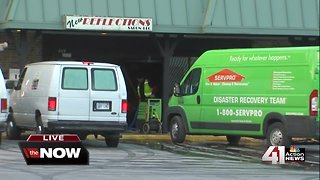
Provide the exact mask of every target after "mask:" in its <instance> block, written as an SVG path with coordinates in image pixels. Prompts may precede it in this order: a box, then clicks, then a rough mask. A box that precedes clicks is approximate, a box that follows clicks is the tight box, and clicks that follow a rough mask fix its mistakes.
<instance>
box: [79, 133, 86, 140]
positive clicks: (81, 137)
mask: <svg viewBox="0 0 320 180" xmlns="http://www.w3.org/2000/svg"><path fill="white" fill-rule="evenodd" d="M77 135H78V137H79V138H80V140H81V141H84V140H86V139H87V136H88V135H87V134H77Z"/></svg>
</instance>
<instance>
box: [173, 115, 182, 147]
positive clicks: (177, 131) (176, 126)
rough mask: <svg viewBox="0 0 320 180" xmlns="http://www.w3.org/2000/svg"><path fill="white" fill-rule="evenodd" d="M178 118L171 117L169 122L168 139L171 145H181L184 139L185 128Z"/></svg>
mask: <svg viewBox="0 0 320 180" xmlns="http://www.w3.org/2000/svg"><path fill="white" fill-rule="evenodd" d="M182 121H183V120H182V118H181V117H180V116H173V117H172V119H171V121H170V137H171V141H172V142H173V143H183V142H184V140H185V139H186V128H185V125H184V123H183V122H182Z"/></svg>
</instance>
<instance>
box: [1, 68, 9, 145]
mask: <svg viewBox="0 0 320 180" xmlns="http://www.w3.org/2000/svg"><path fill="white" fill-rule="evenodd" d="M0 101H1V104H0V108H1V111H0V143H1V139H2V132H4V131H5V127H6V119H7V112H8V111H7V107H8V106H7V90H6V86H5V83H4V79H3V75H2V71H1V69H0Z"/></svg>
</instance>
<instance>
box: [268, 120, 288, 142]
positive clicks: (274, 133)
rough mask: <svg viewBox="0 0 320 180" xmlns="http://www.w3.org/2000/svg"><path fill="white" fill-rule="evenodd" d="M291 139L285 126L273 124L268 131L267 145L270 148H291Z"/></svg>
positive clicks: (277, 123)
mask: <svg viewBox="0 0 320 180" xmlns="http://www.w3.org/2000/svg"><path fill="white" fill-rule="evenodd" d="M290 144H291V138H290V137H288V135H287V132H286V131H285V129H284V126H283V125H282V123H280V122H276V123H273V124H271V125H270V126H269V128H268V130H267V145H268V146H289V145H290Z"/></svg>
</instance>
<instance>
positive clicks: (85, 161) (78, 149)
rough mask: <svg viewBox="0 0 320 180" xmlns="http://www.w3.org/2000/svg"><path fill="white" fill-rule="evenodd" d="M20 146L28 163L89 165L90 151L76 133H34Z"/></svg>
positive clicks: (20, 143)
mask: <svg viewBox="0 0 320 180" xmlns="http://www.w3.org/2000/svg"><path fill="white" fill-rule="evenodd" d="M19 147H20V150H21V152H22V155H23V157H24V159H25V161H26V163H27V165H89V152H88V150H87V149H86V148H85V147H84V146H83V145H82V143H81V141H80V138H79V137H78V136H77V135H74V134H32V135H30V136H29V138H28V139H27V141H26V142H19Z"/></svg>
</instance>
